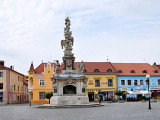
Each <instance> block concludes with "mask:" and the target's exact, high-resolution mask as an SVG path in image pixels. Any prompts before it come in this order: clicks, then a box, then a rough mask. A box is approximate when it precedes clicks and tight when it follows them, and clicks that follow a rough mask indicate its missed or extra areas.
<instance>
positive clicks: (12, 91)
mask: <svg viewBox="0 0 160 120" xmlns="http://www.w3.org/2000/svg"><path fill="white" fill-rule="evenodd" d="M24 78H25V76H24V75H23V74H21V73H19V72H17V71H15V70H14V69H13V66H11V67H10V68H8V67H5V66H4V61H0V104H1V103H4V104H7V103H23V102H27V86H28V84H27V83H26V82H25V81H24Z"/></svg>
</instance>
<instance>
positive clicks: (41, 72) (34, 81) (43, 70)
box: [28, 62, 55, 103]
mask: <svg viewBox="0 0 160 120" xmlns="http://www.w3.org/2000/svg"><path fill="white" fill-rule="evenodd" d="M54 69H55V63H51V62H48V63H41V64H40V65H39V66H38V67H37V68H36V69H34V66H33V63H32V64H31V66H30V69H29V71H28V90H29V100H30V102H31V103H48V102H49V100H48V99H46V98H45V94H46V93H48V92H53V88H52V81H51V79H50V78H51V77H53V75H54Z"/></svg>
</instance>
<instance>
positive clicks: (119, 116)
mask: <svg viewBox="0 0 160 120" xmlns="http://www.w3.org/2000/svg"><path fill="white" fill-rule="evenodd" d="M102 104H103V105H104V106H102V107H92V108H57V109H46V108H45V109H44V108H36V107H37V106H38V105H32V106H29V104H12V105H0V120H159V119H160V102H156V103H151V106H152V109H151V110H149V109H148V102H145V103H143V102H125V103H106V102H105V103H102Z"/></svg>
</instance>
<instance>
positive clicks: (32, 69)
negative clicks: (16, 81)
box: [28, 62, 35, 72]
mask: <svg viewBox="0 0 160 120" xmlns="http://www.w3.org/2000/svg"><path fill="white" fill-rule="evenodd" d="M28 72H35V71H34V66H33V62H32V63H31V66H30V69H29V71H28Z"/></svg>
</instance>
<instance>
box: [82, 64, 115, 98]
mask: <svg viewBox="0 0 160 120" xmlns="http://www.w3.org/2000/svg"><path fill="white" fill-rule="evenodd" d="M85 63H86V64H85V70H84V74H85V77H88V82H87V88H86V94H87V95H88V97H89V101H98V99H99V98H100V97H101V99H102V100H107V99H115V91H116V90H117V73H116V71H115V69H114V67H113V66H112V64H111V63H110V62H85Z"/></svg>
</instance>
